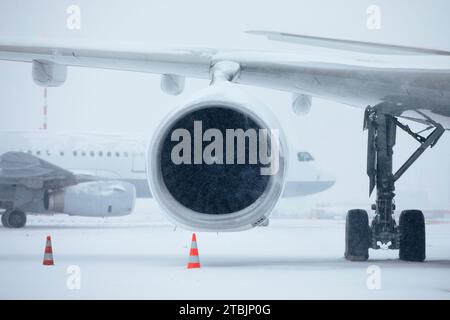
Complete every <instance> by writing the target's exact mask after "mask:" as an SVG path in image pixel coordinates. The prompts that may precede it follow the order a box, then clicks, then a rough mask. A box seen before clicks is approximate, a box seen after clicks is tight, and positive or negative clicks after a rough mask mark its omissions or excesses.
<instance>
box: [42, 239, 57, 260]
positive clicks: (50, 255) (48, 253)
mask: <svg viewBox="0 0 450 320" xmlns="http://www.w3.org/2000/svg"><path fill="white" fill-rule="evenodd" d="M42 264H43V265H44V266H53V265H54V264H55V263H54V261H53V250H52V238H51V237H50V236H47V243H46V244H45V253H44V262H43V263H42Z"/></svg>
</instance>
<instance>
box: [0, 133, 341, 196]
mask: <svg viewBox="0 0 450 320" xmlns="http://www.w3.org/2000/svg"><path fill="white" fill-rule="evenodd" d="M8 151H21V152H26V153H30V154H32V155H34V156H37V157H39V158H41V159H43V160H45V161H48V162H50V163H52V164H54V165H57V166H59V167H61V168H63V169H66V170H69V171H72V172H74V173H76V174H87V175H92V176H96V177H103V178H108V179H117V180H123V181H127V182H131V183H133V184H134V185H135V187H136V194H137V197H138V198H145V197H151V193H150V191H149V187H148V183H147V173H146V164H147V157H146V153H147V141H146V139H145V138H144V137H142V136H141V137H136V136H135V137H129V136H125V135H120V134H115V135H113V134H98V133H95V134H80V133H52V132H47V131H35V132H20V131H7V132H0V154H3V153H5V152H8ZM291 162H292V165H291V166H290V170H289V174H288V181H287V185H286V189H285V193H284V196H285V197H293V196H304V195H308V194H313V193H317V192H320V191H323V190H326V189H328V188H329V187H331V186H332V185H333V184H334V182H335V179H334V178H333V177H332V176H330V175H329V174H326V173H325V172H324V171H323V170H320V169H319V168H317V165H316V163H315V161H314V159H313V158H306V159H300V160H299V159H298V158H297V157H296V158H295V159H292V161H291Z"/></svg>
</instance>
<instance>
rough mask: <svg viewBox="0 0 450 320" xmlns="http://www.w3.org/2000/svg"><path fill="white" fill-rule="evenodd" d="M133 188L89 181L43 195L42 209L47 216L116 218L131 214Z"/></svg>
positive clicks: (119, 184)
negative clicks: (48, 214)
mask: <svg viewBox="0 0 450 320" xmlns="http://www.w3.org/2000/svg"><path fill="white" fill-rule="evenodd" d="M135 199H136V190H135V187H134V185H132V184H130V183H127V182H123V181H92V182H84V183H80V184H77V185H74V186H70V187H67V188H64V189H62V190H56V191H51V192H46V193H45V196H44V208H45V209H46V210H48V211H50V212H55V213H67V214H69V215H74V216H84V217H116V216H124V215H128V214H130V213H131V212H132V211H133V208H134V204H135Z"/></svg>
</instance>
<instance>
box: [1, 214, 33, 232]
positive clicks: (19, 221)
mask: <svg viewBox="0 0 450 320" xmlns="http://www.w3.org/2000/svg"><path fill="white" fill-rule="evenodd" d="M5 214H6V216H5ZM3 216H5V218H4V219H5V222H6V223H4V224H3V225H4V226H5V227H7V228H22V227H23V226H25V224H26V223H27V215H26V214H25V212H23V211H20V210H13V211H7V212H5V213H3V215H2V223H3Z"/></svg>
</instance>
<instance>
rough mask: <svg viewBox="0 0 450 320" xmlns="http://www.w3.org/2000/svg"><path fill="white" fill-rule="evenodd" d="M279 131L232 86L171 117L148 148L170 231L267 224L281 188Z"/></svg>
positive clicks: (283, 166)
mask: <svg viewBox="0 0 450 320" xmlns="http://www.w3.org/2000/svg"><path fill="white" fill-rule="evenodd" d="M287 153H288V151H287V144H286V140H285V137H284V134H283V132H282V131H281V126H280V125H279V123H278V121H277V120H276V118H275V117H274V116H273V114H272V113H271V112H270V111H269V109H266V108H265V107H264V106H263V104H262V103H260V102H259V101H257V100H255V99H253V98H251V97H250V96H248V95H246V94H244V93H243V92H242V91H241V90H240V89H239V88H238V87H236V86H235V85H233V84H230V83H221V84H217V85H214V86H211V87H209V88H207V89H206V90H205V91H202V92H200V93H199V94H198V95H196V96H195V97H194V98H192V99H190V100H189V101H188V102H187V103H186V104H185V105H183V106H181V107H180V108H178V109H176V110H175V111H173V112H172V113H171V114H170V115H169V116H167V117H166V119H165V120H164V121H163V122H162V123H161V124H160V126H159V128H158V129H157V130H156V131H155V134H154V136H153V139H152V143H150V147H149V157H148V166H147V171H148V174H147V176H148V180H149V184H150V189H151V190H152V193H153V196H154V197H155V199H156V200H157V201H158V203H159V204H160V205H161V206H162V208H163V209H164V212H165V213H166V214H167V215H168V217H169V219H171V220H172V221H173V222H174V223H175V224H176V225H179V226H181V227H184V228H186V229H189V230H202V231H237V230H245V229H249V228H252V227H255V226H257V225H259V224H261V223H262V222H264V221H265V220H266V218H267V217H268V216H269V215H270V213H271V212H272V210H273V208H274V206H275V204H276V203H277V202H278V200H279V198H280V196H281V194H282V192H283V188H284V181H285V177H286V171H287V159H288V154H287Z"/></svg>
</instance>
